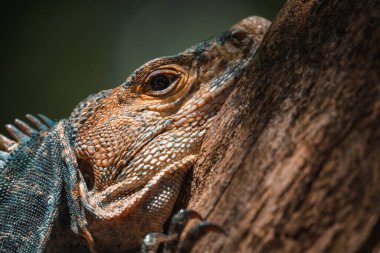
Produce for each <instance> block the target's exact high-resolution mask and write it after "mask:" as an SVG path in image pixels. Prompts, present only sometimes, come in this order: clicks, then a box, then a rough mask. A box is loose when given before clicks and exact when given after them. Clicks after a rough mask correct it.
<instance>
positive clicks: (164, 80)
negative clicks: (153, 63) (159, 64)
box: [145, 70, 179, 96]
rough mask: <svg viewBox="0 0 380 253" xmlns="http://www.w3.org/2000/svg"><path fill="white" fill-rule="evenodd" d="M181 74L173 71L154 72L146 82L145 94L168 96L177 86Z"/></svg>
mask: <svg viewBox="0 0 380 253" xmlns="http://www.w3.org/2000/svg"><path fill="white" fill-rule="evenodd" d="M178 80H179V74H178V73H177V72H175V71H173V70H157V71H154V72H152V73H151V74H150V75H149V76H148V78H147V79H146V82H145V92H146V93H147V94H148V95H152V96H159V95H166V94H168V93H169V92H170V91H172V90H173V89H174V88H175V86H176V85H177V83H178Z"/></svg>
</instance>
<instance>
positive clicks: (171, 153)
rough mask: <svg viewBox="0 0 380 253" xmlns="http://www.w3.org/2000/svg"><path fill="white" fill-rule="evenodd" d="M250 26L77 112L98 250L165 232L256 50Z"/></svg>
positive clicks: (151, 68)
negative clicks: (217, 116) (205, 142)
mask: <svg viewBox="0 0 380 253" xmlns="http://www.w3.org/2000/svg"><path fill="white" fill-rule="evenodd" d="M252 26H255V18H248V19H245V20H243V21H242V22H240V23H238V24H237V25H235V26H233V27H232V28H231V29H230V30H229V31H227V32H225V33H223V34H222V35H220V36H217V37H215V38H213V39H211V40H208V41H206V42H203V43H201V44H199V45H196V46H194V47H192V48H190V49H187V50H186V51H184V52H183V53H180V54H178V55H175V56H171V57H163V58H158V59H155V60H152V61H150V62H148V63H146V64H144V65H143V66H142V67H140V68H139V69H137V70H136V71H135V72H134V73H133V74H132V75H131V76H130V77H128V79H127V81H126V82H125V83H124V84H122V85H121V86H119V87H117V88H115V89H113V90H107V91H103V92H101V93H99V94H96V95H94V96H91V97H89V98H88V99H87V100H85V101H84V102H82V103H81V104H80V105H79V106H78V107H77V108H76V109H75V110H74V112H73V113H72V115H71V117H70V122H71V123H72V125H73V126H74V129H75V132H74V133H75V140H76V147H75V150H76V153H77V156H78V157H79V158H80V159H82V160H86V161H88V162H87V163H88V164H90V166H88V167H87V168H83V167H82V168H81V169H82V173H83V175H84V176H85V178H86V180H84V181H81V183H80V197H81V199H82V201H83V205H84V207H85V210H86V212H87V217H88V230H89V231H90V233H91V235H92V238H93V241H94V247H95V248H96V249H98V250H100V251H102V250H107V251H108V252H110V251H115V252H116V251H122V250H125V249H128V248H134V247H138V246H139V244H140V242H141V239H142V238H143V237H144V236H145V235H146V234H147V233H149V232H154V231H161V230H162V225H163V223H164V222H165V221H166V220H167V218H168V217H169V215H170V213H171V211H172V207H173V205H174V203H175V200H176V198H177V195H178V192H179V190H180V186H181V183H182V179H183V176H184V174H185V173H186V171H187V170H188V169H189V168H191V165H192V164H193V163H194V161H195V160H196V156H197V154H198V152H199V150H200V146H201V144H202V141H203V138H204V136H205V133H206V130H207V128H208V127H209V125H210V124H211V123H212V119H213V117H214V116H215V114H216V113H217V111H218V110H219V109H220V107H221V105H222V103H223V102H224V101H225V99H226V98H227V96H228V94H229V93H230V92H231V89H232V88H233V86H234V84H235V83H236V82H237V81H238V79H239V78H240V76H241V74H242V72H243V70H244V68H245V67H246V65H247V63H248V62H249V61H250V60H251V58H252V57H253V55H254V52H255V50H256V48H257V46H258V44H257V41H255V34H252V32H254V31H256V30H255V29H257V28H256V27H252ZM160 78H161V79H160ZM163 78H164V79H165V78H166V79H165V80H163ZM157 79H159V80H158V81H157ZM160 81H161V82H160ZM165 81H166V83H165ZM162 83H164V84H162ZM167 84H169V85H167ZM166 86H167V87H166ZM162 88H164V89H162ZM111 231H112V232H111Z"/></svg>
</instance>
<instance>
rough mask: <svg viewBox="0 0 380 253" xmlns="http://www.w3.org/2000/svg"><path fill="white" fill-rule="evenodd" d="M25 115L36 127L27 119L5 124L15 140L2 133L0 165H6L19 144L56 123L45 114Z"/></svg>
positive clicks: (0, 135)
mask: <svg viewBox="0 0 380 253" xmlns="http://www.w3.org/2000/svg"><path fill="white" fill-rule="evenodd" d="M25 117H26V118H27V119H28V120H29V121H30V122H31V123H32V124H33V125H34V127H32V126H30V125H29V124H28V123H26V122H25V121H22V120H20V119H15V121H14V125H13V124H7V125H5V128H6V129H7V131H8V132H9V134H10V135H11V136H12V137H13V139H14V140H12V139H10V138H8V137H6V136H5V135H2V134H0V167H2V166H4V164H5V163H6V161H7V159H8V158H9V156H10V153H11V152H12V151H14V150H15V149H16V148H17V147H18V146H19V145H22V144H25V143H26V142H28V141H29V140H30V139H31V137H32V136H35V135H37V134H42V133H43V132H44V131H47V130H49V129H50V128H51V127H53V126H54V125H55V124H56V122H55V121H54V120H52V119H50V118H48V117H46V116H45V115H43V114H38V115H37V117H36V116H33V115H31V114H27V115H26V116H25Z"/></svg>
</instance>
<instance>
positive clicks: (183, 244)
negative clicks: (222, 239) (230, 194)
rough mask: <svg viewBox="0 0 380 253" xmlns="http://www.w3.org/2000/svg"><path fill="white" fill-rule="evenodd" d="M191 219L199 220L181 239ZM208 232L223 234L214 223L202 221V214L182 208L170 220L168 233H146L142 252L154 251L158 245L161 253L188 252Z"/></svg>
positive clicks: (150, 252)
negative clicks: (161, 249)
mask: <svg viewBox="0 0 380 253" xmlns="http://www.w3.org/2000/svg"><path fill="white" fill-rule="evenodd" d="M192 219H199V220H201V221H200V222H199V223H198V224H197V225H195V226H194V227H192V228H191V229H189V231H188V232H187V233H186V235H185V236H184V237H183V238H182V239H181V235H182V232H183V230H184V228H185V226H186V224H187V223H188V222H189V221H190V220H192ZM208 232H217V233H223V234H225V232H224V230H223V229H222V228H221V227H220V226H219V225H216V224H213V223H210V222H207V221H203V218H202V216H201V215H200V214H199V213H197V212H195V211H193V210H190V209H182V210H180V211H179V212H178V213H176V214H175V215H174V216H173V217H172V218H171V220H170V224H169V229H168V234H167V235H166V234H164V233H150V234H147V235H146V236H145V238H144V240H143V242H142V245H141V252H142V253H156V252H158V249H159V246H160V245H162V246H163V253H189V252H191V250H192V248H193V247H194V245H195V244H196V243H197V241H198V240H199V239H201V238H202V237H203V236H205V235H206V234H207V233H208Z"/></svg>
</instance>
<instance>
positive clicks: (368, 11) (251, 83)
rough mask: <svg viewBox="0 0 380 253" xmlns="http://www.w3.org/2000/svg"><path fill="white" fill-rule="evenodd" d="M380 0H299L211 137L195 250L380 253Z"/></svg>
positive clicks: (194, 197)
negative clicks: (216, 229) (202, 231)
mask: <svg viewBox="0 0 380 253" xmlns="http://www.w3.org/2000/svg"><path fill="white" fill-rule="evenodd" d="M379 2H380V1H376V0H367V1H342V0H310V1H307V0H306V1H305V0H303V1H301V0H289V1H287V2H286V3H285V5H284V6H283V8H282V10H281V11H280V13H279V14H278V15H277V17H276V19H275V20H274V22H273V24H272V26H271V27H270V29H269V31H268V33H267V34H266V35H265V38H264V40H263V42H262V44H261V46H260V48H259V49H258V51H257V56H256V57H255V59H254V60H253V61H252V62H251V65H250V68H249V70H248V71H247V72H246V73H245V76H244V78H243V79H242V80H241V81H240V82H239V84H238V85H237V87H236V89H235V90H234V92H233V93H232V94H231V96H230V97H229V99H228V100H227V102H226V104H225V105H224V106H223V108H222V110H221V112H220V113H219V115H218V118H217V119H216V123H215V125H214V126H213V128H212V129H211V130H210V131H209V132H208V135H207V136H206V140H205V142H204V145H203V147H202V151H201V154H202V155H201V156H200V158H199V162H198V163H197V165H196V167H195V169H194V174H193V177H194V178H193V182H192V184H191V194H190V195H191V197H190V200H189V205H188V207H189V208H191V209H195V210H197V211H200V213H201V214H203V215H204V216H205V217H206V218H207V219H208V220H209V221H212V222H215V223H218V224H220V225H222V226H223V227H224V228H225V230H226V232H227V236H222V235H219V234H213V235H208V236H207V238H204V239H202V240H201V241H200V243H199V244H198V245H197V246H196V248H195V252H228V253H230V252H380V15H379V13H380V4H379Z"/></svg>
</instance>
